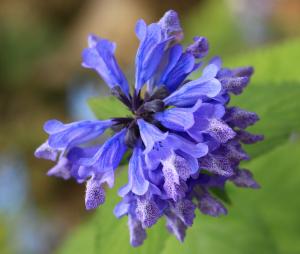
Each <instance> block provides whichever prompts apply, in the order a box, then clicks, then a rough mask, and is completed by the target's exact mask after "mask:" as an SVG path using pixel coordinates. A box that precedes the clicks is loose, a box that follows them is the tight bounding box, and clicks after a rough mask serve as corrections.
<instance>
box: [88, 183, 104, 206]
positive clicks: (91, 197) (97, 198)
mask: <svg viewBox="0 0 300 254" xmlns="http://www.w3.org/2000/svg"><path fill="white" fill-rule="evenodd" d="M101 184H102V183H101V181H100V180H95V179H93V178H91V179H90V180H88V181H87V184H86V193H85V207H86V209H87V210H91V209H95V208H97V207H98V206H99V205H101V204H103V203H104V201H105V191H104V189H103V188H102V186H101Z"/></svg>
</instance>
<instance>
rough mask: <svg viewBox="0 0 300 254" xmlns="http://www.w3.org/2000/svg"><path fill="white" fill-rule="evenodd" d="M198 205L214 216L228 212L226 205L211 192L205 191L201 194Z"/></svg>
mask: <svg viewBox="0 0 300 254" xmlns="http://www.w3.org/2000/svg"><path fill="white" fill-rule="evenodd" d="M198 207H199V209H200V211H201V212H202V213H203V214H206V215H210V216H213V217H218V216H220V215H222V214H224V215H225V214H227V209H226V208H225V207H224V205H223V204H222V203H221V202H220V201H218V200H217V199H215V198H214V197H212V196H211V195H210V194H209V193H204V194H202V195H201V196H200V198H199V205H198Z"/></svg>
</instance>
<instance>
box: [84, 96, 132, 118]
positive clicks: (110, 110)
mask: <svg viewBox="0 0 300 254" xmlns="http://www.w3.org/2000/svg"><path fill="white" fill-rule="evenodd" d="M88 104H89V106H90V108H91V109H92V111H93V112H94V114H95V115H96V117H97V118H98V119H110V118H112V117H126V116H128V115H131V113H130V111H129V110H128V109H127V108H126V106H125V105H123V104H122V103H121V102H120V101H119V100H118V99H117V98H115V97H113V96H106V97H94V98H91V99H90V100H89V102H88Z"/></svg>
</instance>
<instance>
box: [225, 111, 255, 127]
mask: <svg viewBox="0 0 300 254" xmlns="http://www.w3.org/2000/svg"><path fill="white" fill-rule="evenodd" d="M225 120H226V122H227V123H229V124H230V125H232V126H234V127H239V128H242V129H245V128H247V127H248V126H250V125H253V124H254V123H256V122H257V121H258V120H259V117H258V115H257V114H256V113H254V112H250V111H246V110H243V109H240V108H238V107H231V108H229V109H228V110H227V112H226V115H225Z"/></svg>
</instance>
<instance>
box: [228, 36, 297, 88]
mask: <svg viewBox="0 0 300 254" xmlns="http://www.w3.org/2000/svg"><path fill="white" fill-rule="evenodd" d="M299 45H300V39H299V38H298V39H293V40H288V41H285V42H282V43H279V44H278V45H276V46H272V47H270V46H269V47H265V48H262V49H258V50H256V51H254V52H249V53H245V54H242V55H240V56H238V57H234V58H231V59H230V60H229V61H225V66H227V67H237V66H248V65H251V66H253V67H254V68H255V73H254V75H253V78H252V80H251V84H250V85H251V86H252V85H256V84H259V85H276V84H278V85H280V84H281V83H282V82H284V81H300V75H299V59H300V48H299Z"/></svg>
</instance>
